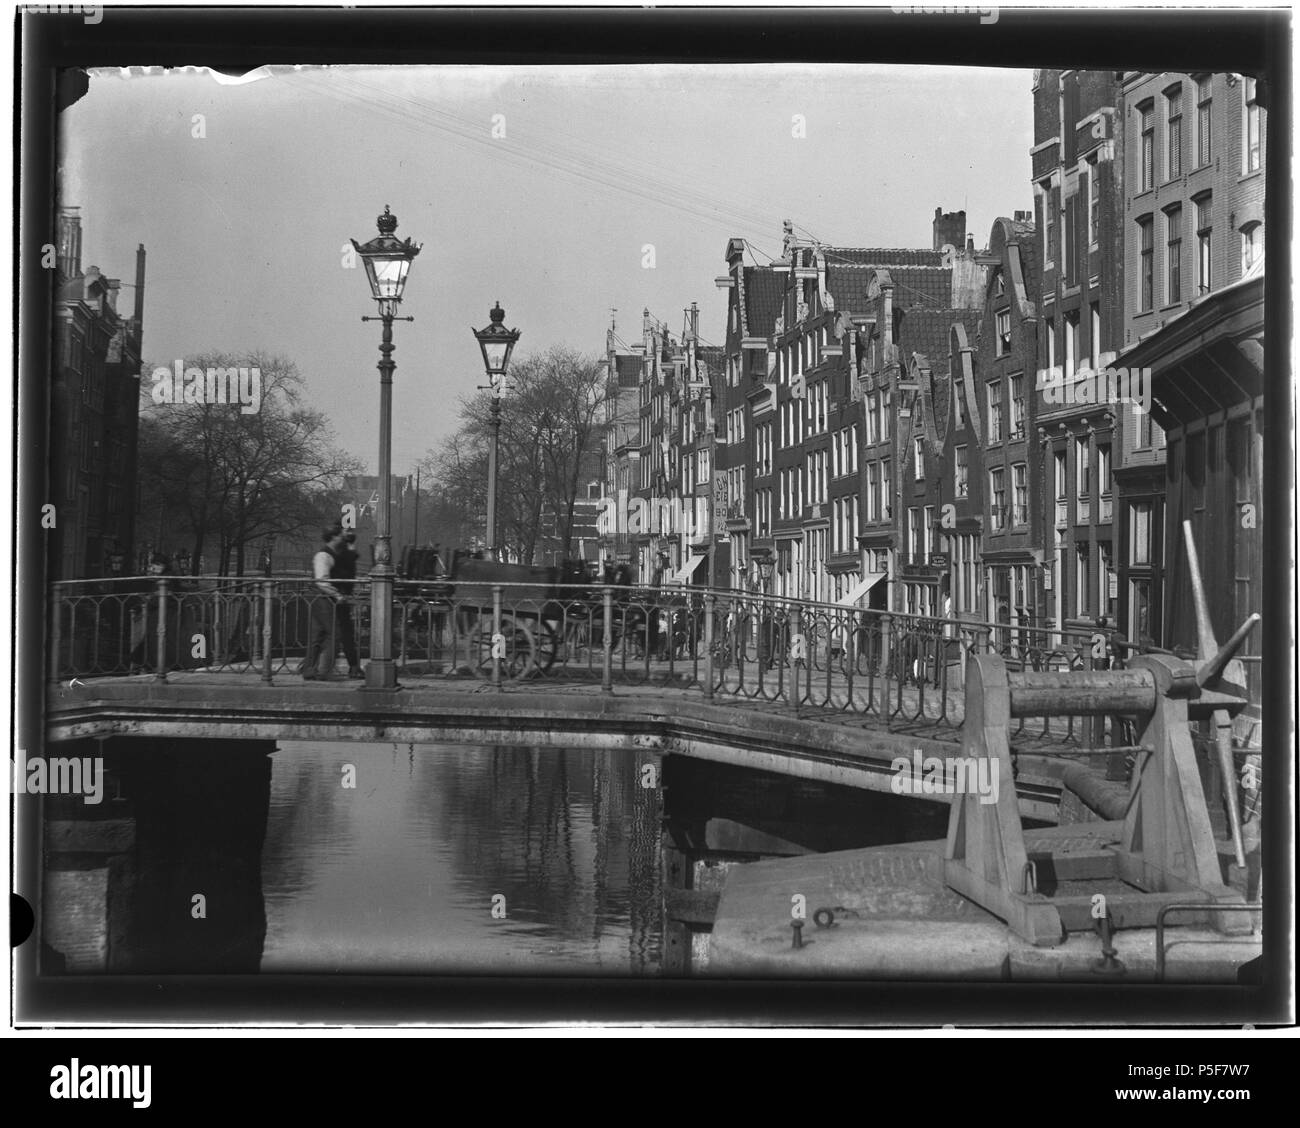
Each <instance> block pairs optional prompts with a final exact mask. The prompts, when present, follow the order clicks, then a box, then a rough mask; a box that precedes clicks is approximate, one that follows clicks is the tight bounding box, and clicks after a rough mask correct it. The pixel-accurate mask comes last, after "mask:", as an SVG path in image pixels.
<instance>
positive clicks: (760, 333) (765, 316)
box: [744, 266, 785, 337]
mask: <svg viewBox="0 0 1300 1128" xmlns="http://www.w3.org/2000/svg"><path fill="white" fill-rule="evenodd" d="M744 270H745V320H746V323H747V328H748V330H749V335H750V336H751V337H767V336H769V335H770V334H771V333H772V330H773V328H774V327H775V325H776V318H777V314H779V313H780V312H781V306H782V305H783V303H784V300H785V275H784V274H778V273H777V272H776V271H775V270H773V269H772V268H771V267H768V266H747V267H745V268H744Z"/></svg>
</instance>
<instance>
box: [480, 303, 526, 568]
mask: <svg viewBox="0 0 1300 1128" xmlns="http://www.w3.org/2000/svg"><path fill="white" fill-rule="evenodd" d="M488 316H489V317H491V319H492V322H491V324H490V325H488V327H487V328H486V329H475V330H474V337H475V339H477V341H478V345H479V348H480V349H482V350H483V367H484V368H485V369H486V370H487V378H488V382H487V386H486V387H487V390H488V391H491V393H492V406H491V409H490V411H491V414H490V415H489V417H488V424H489V426H490V428H491V431H490V437H489V440H488V503H487V551H488V556H489V557H491V558H492V559H493V560H495V559H496V557H497V441H498V439H499V438H500V435H501V397H502V395H504V394H505V390H506V369H507V368H508V367H509V366H510V354H511V353H512V352H514V349H515V342H517V341H518V340H519V330H518V329H507V328H506V326H505V320H506V311H505V310H503V309H502V308H501V303H500V302H497V303H496V304H495V305H494V306H493V307H492V311H491V313H489V314H488Z"/></svg>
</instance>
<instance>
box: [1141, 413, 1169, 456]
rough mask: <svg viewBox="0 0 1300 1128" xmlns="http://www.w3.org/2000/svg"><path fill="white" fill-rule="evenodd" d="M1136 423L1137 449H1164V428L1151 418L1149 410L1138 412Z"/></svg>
mask: <svg viewBox="0 0 1300 1128" xmlns="http://www.w3.org/2000/svg"><path fill="white" fill-rule="evenodd" d="M1137 425H1138V434H1137V449H1138V450H1147V449H1155V450H1163V449H1164V445H1165V432H1164V428H1162V427H1161V426H1160V424H1158V423H1156V422H1155V421H1154V420H1153V419H1152V418H1151V412H1149V411H1140V412H1138V420H1137Z"/></svg>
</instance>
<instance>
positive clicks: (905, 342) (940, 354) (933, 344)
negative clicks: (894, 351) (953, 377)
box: [898, 308, 980, 373]
mask: <svg viewBox="0 0 1300 1128" xmlns="http://www.w3.org/2000/svg"><path fill="white" fill-rule="evenodd" d="M979 320H980V313H979V311H978V310H974V309H924V308H912V309H909V310H907V311H906V312H905V313H904V314H903V320H902V321H901V322H900V323H899V326H898V351H899V354H900V355H901V356H902V357H903V358H904V359H905V360H907V361H908V362H910V361H911V359H912V354H913V353H920V354H921V355H922V356H924V357H925V358H926V361H927V363H928V364H929V366H930V368H931V369H932V370H935V371H940V372H944V373H946V372H947V371H948V333H949V330H950V329H951V328H952V325H953V322H955V321H960V322H961V323H962V324H963V325H964V326H966V334H967V336H973V335H974V332H975V327H976V326H977V325H978V324H979Z"/></svg>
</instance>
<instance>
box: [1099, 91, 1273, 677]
mask: <svg viewBox="0 0 1300 1128" xmlns="http://www.w3.org/2000/svg"><path fill="white" fill-rule="evenodd" d="M1122 105H1123V113H1124V120H1125V122H1126V130H1125V133H1126V136H1127V138H1128V140H1127V142H1126V145H1125V164H1126V167H1127V168H1128V169H1129V170H1130V176H1129V177H1128V179H1127V183H1126V186H1125V217H1126V223H1125V228H1124V239H1123V243H1124V254H1125V263H1126V272H1125V276H1126V278H1127V280H1128V282H1127V287H1126V295H1125V299H1126V300H1125V303H1124V306H1125V309H1124V351H1123V352H1122V354H1121V356H1120V358H1119V361H1118V363H1119V364H1121V365H1125V366H1128V367H1129V368H1130V369H1132V368H1149V369H1150V370H1151V374H1152V411H1151V416H1152V417H1153V418H1151V419H1148V418H1147V417H1146V416H1145V415H1144V414H1143V413H1137V412H1132V413H1130V412H1125V413H1124V414H1125V416H1126V428H1127V430H1129V431H1131V432H1135V441H1134V443H1133V446H1134V456H1135V457H1134V458H1133V459H1132V460H1131V461H1128V462H1126V465H1125V469H1124V471H1123V474H1122V489H1123V492H1122V495H1121V496H1122V502H1123V511H1122V513H1121V520H1120V525H1119V528H1120V532H1119V547H1120V552H1121V560H1122V561H1123V562H1124V565H1123V571H1122V574H1121V579H1122V583H1121V589H1120V590H1121V593H1122V604H1121V625H1122V627H1123V629H1124V630H1125V633H1126V635H1127V637H1129V638H1131V639H1133V640H1135V641H1141V640H1149V641H1153V642H1155V643H1157V644H1159V645H1162V646H1165V647H1191V648H1195V646H1196V643H1197V628H1196V617H1195V612H1194V607H1193V605H1192V587H1191V581H1190V578H1189V567H1188V560H1187V552H1186V549H1185V546H1184V535H1183V521H1184V520H1190V521H1191V523H1192V533H1193V537H1194V539H1195V542H1196V548H1197V555H1198V558H1199V563H1200V570H1201V574H1202V576H1203V577H1204V580H1205V587H1206V594H1207V602H1208V605H1209V612H1210V619H1211V622H1212V625H1213V628H1214V632H1215V635H1216V637H1217V638H1218V640H1219V642H1223V641H1224V639H1225V638H1227V636H1228V635H1229V634H1231V632H1232V631H1233V630H1235V629H1236V628H1237V627H1238V626H1239V625H1240V624H1241V622H1242V621H1243V620H1244V619H1245V618H1246V617H1247V616H1248V615H1250V614H1251V613H1252V612H1256V611H1260V612H1263V611H1264V608H1263V606H1262V603H1261V600H1262V587H1261V582H1262V554H1261V550H1260V544H1259V529H1260V528H1261V527H1262V520H1261V516H1262V504H1263V499H1262V496H1261V489H1260V487H1261V482H1262V475H1263V435H1264V430H1265V416H1264V399H1263V371H1264V338H1263V330H1264V253H1263V239H1264V219H1265V214H1264V204H1265V200H1264V178H1265V167H1266V157H1267V151H1266V143H1265V142H1266V137H1265V125H1266V121H1265V117H1266V111H1265V107H1264V104H1263V100H1262V91H1261V90H1260V89H1259V87H1258V86H1257V85H1256V83H1255V81H1254V80H1253V79H1251V78H1249V77H1247V76H1243V75H1236V74H1213V75H1212V74H1146V73H1136V72H1126V73H1125V74H1124V79H1123V93H1122ZM1130 416H1132V418H1129V417H1130ZM1287 425H1288V424H1287V421H1286V420H1285V419H1283V420H1281V421H1280V423H1279V426H1280V427H1283V428H1284V427H1286V426H1287ZM1162 428H1163V430H1162ZM1166 440H1167V444H1168V445H1167V446H1166V445H1165V441H1166ZM1279 441H1285V436H1284V437H1283V439H1280V440H1279ZM1139 454H1145V455H1146V456H1147V457H1146V459H1145V461H1139V460H1138V459H1137V457H1136V456H1137V455H1139ZM1162 573H1163V575H1164V583H1163V585H1162V583H1161V576H1162ZM1261 643H1262V636H1261V632H1260V631H1259V630H1258V629H1256V631H1255V632H1254V633H1253V634H1252V635H1251V636H1249V637H1248V638H1247V640H1246V643H1245V646H1244V647H1243V650H1242V651H1241V653H1242V654H1244V655H1246V656H1255V655H1258V654H1259V653H1260V646H1261ZM1234 680H1239V681H1241V682H1242V683H1243V684H1246V685H1247V686H1248V689H1249V692H1250V696H1251V697H1252V699H1253V700H1254V701H1255V702H1258V701H1259V664H1258V661H1257V660H1256V661H1254V662H1251V661H1246V662H1245V663H1243V664H1242V666H1241V667H1239V668H1238V669H1237V670H1235V672H1234Z"/></svg>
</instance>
